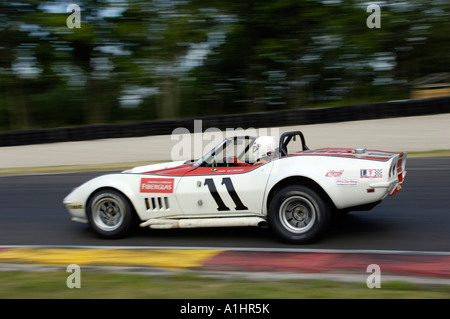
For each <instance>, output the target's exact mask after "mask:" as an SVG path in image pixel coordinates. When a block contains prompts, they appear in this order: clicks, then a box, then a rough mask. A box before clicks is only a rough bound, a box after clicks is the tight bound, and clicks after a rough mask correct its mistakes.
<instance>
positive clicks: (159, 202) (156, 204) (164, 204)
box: [145, 197, 170, 210]
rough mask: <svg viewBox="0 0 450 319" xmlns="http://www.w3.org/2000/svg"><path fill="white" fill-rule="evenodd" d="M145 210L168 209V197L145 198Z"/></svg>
mask: <svg viewBox="0 0 450 319" xmlns="http://www.w3.org/2000/svg"><path fill="white" fill-rule="evenodd" d="M145 207H147V210H169V209H170V206H169V198H168V197H150V198H146V199H145Z"/></svg>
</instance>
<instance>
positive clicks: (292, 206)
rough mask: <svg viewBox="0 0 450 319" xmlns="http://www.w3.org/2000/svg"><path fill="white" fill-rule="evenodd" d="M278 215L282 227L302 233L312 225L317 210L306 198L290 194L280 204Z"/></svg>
mask: <svg viewBox="0 0 450 319" xmlns="http://www.w3.org/2000/svg"><path fill="white" fill-rule="evenodd" d="M279 216H280V221H281V223H282V225H283V227H284V228H286V229H287V230H289V231H290V232H292V233H296V234H302V233H305V232H307V231H308V230H310V229H311V228H312V227H313V225H314V223H315V221H316V218H317V211H316V208H315V206H314V204H313V203H312V202H311V200H309V199H308V198H306V197H303V196H291V197H289V198H287V199H285V200H284V201H283V203H282V204H281V206H280V210H279Z"/></svg>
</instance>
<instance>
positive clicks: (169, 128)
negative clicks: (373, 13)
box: [0, 97, 450, 147]
mask: <svg viewBox="0 0 450 319" xmlns="http://www.w3.org/2000/svg"><path fill="white" fill-rule="evenodd" d="M440 113H450V97H441V98H432V99H418V100H405V101H391V102H379V103H370V104H361V105H345V106H336V107H325V108H311V109H294V110H283V111H276V112H260V113H247V114H231V115H218V116H208V117H196V118H185V119H177V120H160V121H142V122H131V123H123V124H100V125H85V126H78V127H61V128H52V129H35V130H23V131H11V132H0V147H1V146H16V145H30V144H43V143H55V142H73V141H85V140H95V139H105V138H125V137H139V136H151V135H167V134H171V133H172V132H173V130H174V129H176V128H179V127H183V128H186V129H188V130H189V131H190V132H194V120H196V119H200V120H202V127H203V129H207V128H210V127H215V128H218V129H220V130H225V129H226V128H237V127H240V128H243V129H246V128H250V127H254V128H261V127H278V126H291V125H307V124H320V123H333V122H345V121H358V120H370V119H382V118H392V117H402V116H419V115H431V114H440Z"/></svg>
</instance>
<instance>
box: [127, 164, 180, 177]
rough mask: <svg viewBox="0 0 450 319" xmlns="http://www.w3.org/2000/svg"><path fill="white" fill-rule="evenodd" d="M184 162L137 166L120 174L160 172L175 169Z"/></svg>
mask: <svg viewBox="0 0 450 319" xmlns="http://www.w3.org/2000/svg"><path fill="white" fill-rule="evenodd" d="M185 163H186V161H175V162H165V163H158V164H150V165H143V166H137V167H134V168H132V169H128V170H125V171H123V172H122V173H134V174H139V173H149V172H153V171H160V170H163V169H169V168H175V167H178V166H181V165H184V164H185Z"/></svg>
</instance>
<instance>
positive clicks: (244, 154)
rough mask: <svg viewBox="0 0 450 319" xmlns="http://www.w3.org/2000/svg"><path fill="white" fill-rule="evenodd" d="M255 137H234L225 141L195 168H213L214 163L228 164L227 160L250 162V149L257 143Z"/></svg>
mask: <svg viewBox="0 0 450 319" xmlns="http://www.w3.org/2000/svg"><path fill="white" fill-rule="evenodd" d="M255 139H256V138H255V137H253V136H234V137H228V138H226V139H225V140H223V141H222V142H221V143H220V144H219V145H217V146H216V147H214V148H213V149H212V150H211V151H209V152H208V153H206V154H205V155H203V157H202V158H200V159H198V160H197V161H196V162H195V163H194V166H211V164H212V163H213V162H215V163H217V164H222V163H226V162H227V159H228V160H229V159H230V158H233V159H234V158H236V159H237V160H240V161H246V162H249V161H250V160H251V159H250V155H249V149H250V148H251V146H252V144H253V142H254V141H255Z"/></svg>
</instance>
